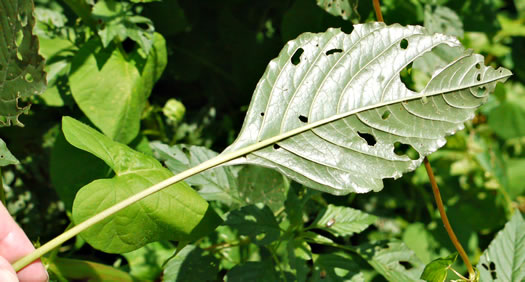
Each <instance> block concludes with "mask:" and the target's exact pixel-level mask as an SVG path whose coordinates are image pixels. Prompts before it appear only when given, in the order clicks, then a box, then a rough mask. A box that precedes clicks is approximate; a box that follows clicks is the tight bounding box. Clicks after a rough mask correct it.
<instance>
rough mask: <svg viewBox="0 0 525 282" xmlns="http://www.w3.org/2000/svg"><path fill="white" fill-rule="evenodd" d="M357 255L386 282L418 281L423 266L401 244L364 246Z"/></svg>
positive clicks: (381, 243) (387, 243)
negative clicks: (386, 281)
mask: <svg viewBox="0 0 525 282" xmlns="http://www.w3.org/2000/svg"><path fill="white" fill-rule="evenodd" d="M357 253H359V254H360V255H361V257H362V258H363V259H365V260H366V261H368V263H369V264H370V265H371V266H372V267H373V268H374V269H375V270H376V271H377V272H379V274H381V275H383V276H384V277H385V278H386V279H387V280H388V281H420V280H419V279H418V278H419V275H420V274H421V273H422V272H423V268H424V265H423V263H422V262H421V261H420V260H419V259H418V258H417V256H416V254H415V253H414V252H413V251H412V250H410V249H409V248H408V247H407V246H406V245H405V244H404V243H403V242H396V241H393V242H384V241H383V242H376V243H373V244H364V245H361V246H359V247H358V249H357Z"/></svg>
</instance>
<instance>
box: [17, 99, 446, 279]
mask: <svg viewBox="0 0 525 282" xmlns="http://www.w3.org/2000/svg"><path fill="white" fill-rule="evenodd" d="M438 94H439V93H438V92H436V93H427V94H425V95H426V96H427V97H428V96H433V95H438ZM422 96H423V95H413V96H410V97H405V98H399V99H395V100H392V101H389V102H386V103H383V104H382V106H386V105H393V104H396V103H400V102H406V101H412V100H415V99H420V98H421V97H422ZM374 108H377V105H375V104H373V105H368V106H364V107H361V108H358V109H354V110H351V111H348V112H345V113H339V114H336V115H333V116H331V117H329V118H326V119H322V120H319V121H315V122H312V123H308V124H306V125H304V126H301V127H298V128H295V129H292V130H290V131H287V132H284V133H281V134H279V135H276V136H273V137H270V138H268V139H264V140H262V141H259V142H257V143H254V144H251V145H248V146H246V147H244V148H241V149H238V150H237V151H233V152H223V153H221V154H220V155H218V156H216V157H215V158H212V159H209V160H207V161H205V162H203V163H201V164H199V165H197V166H195V167H193V168H190V169H188V170H185V171H183V172H181V173H179V174H177V175H175V176H172V177H170V178H168V179H166V180H164V181H161V182H159V183H157V184H155V185H153V186H151V187H149V188H147V189H145V190H142V191H140V192H139V193H137V194H135V195H133V196H131V197H129V198H127V199H125V200H123V201H122V202H119V203H117V204H115V205H113V206H111V207H109V208H107V209H105V210H103V211H101V212H100V213H98V214H96V215H94V216H93V217H91V218H89V219H87V220H85V221H84V222H81V223H79V224H78V225H76V226H75V227H73V228H71V229H70V230H68V231H66V232H64V233H62V234H60V235H58V236H57V237H55V238H54V239H52V240H51V241H49V242H47V243H46V244H44V245H42V246H41V247H40V248H38V249H36V250H35V251H33V252H32V253H30V254H28V255H27V256H25V257H23V258H21V259H20V260H18V261H16V262H15V263H14V264H13V268H14V269H15V270H16V271H19V270H20V269H22V268H23V267H25V266H26V265H28V264H30V263H31V262H33V261H34V260H36V259H38V258H39V257H41V256H43V255H44V254H46V253H47V252H49V251H51V250H53V249H54V248H56V247H58V246H60V245H61V244H62V243H64V242H65V241H67V240H69V239H71V238H73V237H75V236H76V235H78V234H79V233H80V232H82V231H84V230H86V229H87V228H89V227H91V226H92V225H94V224H96V223H98V222H100V221H102V220H104V219H105V218H107V217H109V216H111V215H113V214H115V213H116V212H118V211H120V210H122V209H124V208H126V207H128V206H129V205H131V204H133V203H135V202H137V201H140V200H142V199H144V198H146V197H147V196H149V195H151V194H154V193H156V192H158V191H160V190H162V189H164V188H166V187H168V186H171V185H173V184H175V183H177V182H179V181H183V180H184V179H186V178H188V177H191V176H193V175H195V174H199V173H201V172H203V171H205V170H208V169H210V168H214V167H216V166H219V165H221V164H224V163H227V162H229V161H231V160H235V159H237V158H240V157H243V156H245V155H247V154H250V153H252V152H254V151H257V150H259V149H262V148H265V147H268V146H270V145H273V144H274V143H277V142H280V141H282V140H285V139H287V138H290V137H292V136H295V135H297V134H300V133H303V132H306V131H308V130H311V129H314V128H317V127H319V126H322V125H325V124H328V123H331V122H333V121H337V120H340V119H342V118H345V117H348V116H351V115H354V114H356V113H360V112H363V111H367V110H370V109H374Z"/></svg>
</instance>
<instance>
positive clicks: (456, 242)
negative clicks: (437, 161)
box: [423, 157, 476, 280]
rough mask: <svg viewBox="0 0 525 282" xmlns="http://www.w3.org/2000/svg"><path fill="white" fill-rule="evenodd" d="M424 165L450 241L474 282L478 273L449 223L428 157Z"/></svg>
mask: <svg viewBox="0 0 525 282" xmlns="http://www.w3.org/2000/svg"><path fill="white" fill-rule="evenodd" d="M423 163H424V164H425V169H426V170H427V174H428V178H429V180H430V184H431V185H432V192H433V193H434V199H435V200H436V205H437V208H438V210H439V214H440V216H441V220H442V221H443V225H444V226H445V229H446V230H447V233H448V236H449V237H450V241H452V244H454V247H455V248H456V250H457V251H458V253H459V255H460V256H461V259H462V260H463V262H464V263H465V265H466V266H467V269H468V273H469V278H470V280H473V279H474V278H475V277H476V272H475V271H474V268H473V267H472V264H471V263H470V260H469V259H468V256H467V253H466V252H465V250H464V249H463V246H461V243H460V242H459V240H458V238H457V237H456V234H455V233H454V230H453V229H452V226H451V225H450V222H449V221H448V217H447V213H446V212H445V207H444V206H443V201H442V200H441V194H440V193H439V187H438V186H437V183H436V179H435V178H434V172H433V171H432V167H431V166H430V163H429V162H428V159H427V157H425V159H424V160H423Z"/></svg>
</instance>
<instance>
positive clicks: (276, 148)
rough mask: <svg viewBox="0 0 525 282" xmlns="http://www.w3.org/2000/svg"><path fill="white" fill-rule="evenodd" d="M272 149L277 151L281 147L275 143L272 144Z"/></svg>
mask: <svg viewBox="0 0 525 282" xmlns="http://www.w3.org/2000/svg"><path fill="white" fill-rule="evenodd" d="M273 148H274V149H275V150H278V149H280V148H281V146H279V144H277V143H275V144H273Z"/></svg>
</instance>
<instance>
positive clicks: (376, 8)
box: [374, 0, 384, 22]
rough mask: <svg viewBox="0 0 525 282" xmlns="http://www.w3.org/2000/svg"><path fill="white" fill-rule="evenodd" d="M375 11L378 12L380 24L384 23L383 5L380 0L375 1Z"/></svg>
mask: <svg viewBox="0 0 525 282" xmlns="http://www.w3.org/2000/svg"><path fill="white" fill-rule="evenodd" d="M374 10H375V11H376V18H377V21H378V22H384V21H383V14H381V5H380V4H379V0H374Z"/></svg>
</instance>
